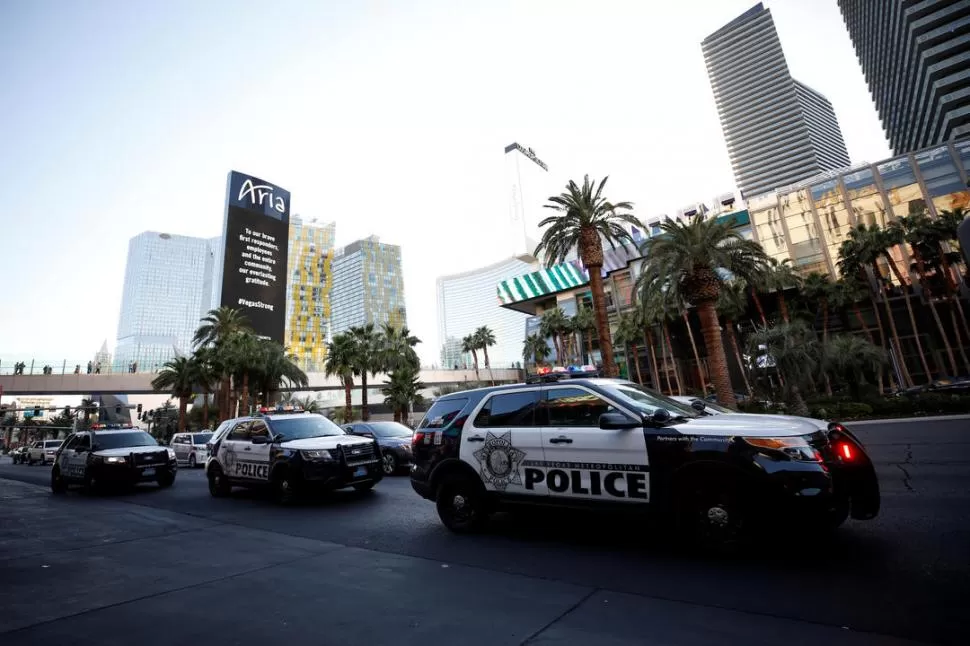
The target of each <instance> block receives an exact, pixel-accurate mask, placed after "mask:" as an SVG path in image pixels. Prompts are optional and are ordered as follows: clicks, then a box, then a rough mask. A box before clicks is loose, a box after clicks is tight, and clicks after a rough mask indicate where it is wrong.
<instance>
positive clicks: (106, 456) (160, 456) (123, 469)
mask: <svg viewBox="0 0 970 646" xmlns="http://www.w3.org/2000/svg"><path fill="white" fill-rule="evenodd" d="M177 472H178V465H177V464H176V462H175V453H174V452H173V451H172V449H169V448H166V447H164V446H159V444H158V442H156V441H155V438H153V437H152V436H151V435H149V434H148V433H146V432H145V431H142V430H140V429H137V428H131V427H128V428H114V429H107V428H105V427H103V426H99V425H95V426H93V427H92V428H91V430H88V431H79V432H76V433H72V434H71V435H69V436H68V437H67V439H66V440H64V443H63V444H62V445H61V447H60V448H59V449H58V450H57V454H56V455H55V456H54V466H53V467H52V468H51V491H53V492H54V493H64V492H65V491H67V488H68V485H72V484H78V485H82V486H83V487H84V488H85V489H86V490H93V489H96V488H98V487H100V486H102V485H105V486H108V485H127V486H131V485H134V484H137V483H139V482H156V483H158V486H160V487H171V486H172V485H173V484H174V483H175V475H176V473H177Z"/></svg>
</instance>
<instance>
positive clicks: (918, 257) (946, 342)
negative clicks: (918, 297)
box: [909, 245, 959, 376]
mask: <svg viewBox="0 0 970 646" xmlns="http://www.w3.org/2000/svg"><path fill="white" fill-rule="evenodd" d="M909 248H910V250H911V251H912V252H913V259H914V260H915V261H916V276H917V277H918V278H919V284H920V287H922V288H923V294H924V295H925V296H926V302H927V303H928V304H929V306H930V313H931V314H932V315H933V321H934V322H935V323H936V329H937V330H938V331H939V332H940V338H941V339H942V340H943V347H944V348H945V349H946V356H947V359H948V360H949V362H950V369H951V370H952V371H953V372H952V373H950V374H952V375H954V376H956V375H957V374H958V373H959V368H957V362H956V359H955V358H954V356H953V347H952V346H951V345H950V339H949V337H948V336H947V334H946V329H944V327H943V321H942V320H940V313H939V312H938V311H937V309H936V301H935V300H934V299H933V292H932V291H931V290H930V286H929V283H927V281H926V265H925V264H924V263H923V254H921V253H920V252H919V246H918V245H910V246H909ZM958 335H959V333H958ZM957 342H958V343H959V336H958V337H957Z"/></svg>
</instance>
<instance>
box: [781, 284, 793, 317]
mask: <svg viewBox="0 0 970 646" xmlns="http://www.w3.org/2000/svg"><path fill="white" fill-rule="evenodd" d="M778 311H779V312H780V313H781V319H782V320H783V321H784V322H785V323H791V320H790V319H789V318H788V303H786V302H785V291H784V290H782V289H779V290H778Z"/></svg>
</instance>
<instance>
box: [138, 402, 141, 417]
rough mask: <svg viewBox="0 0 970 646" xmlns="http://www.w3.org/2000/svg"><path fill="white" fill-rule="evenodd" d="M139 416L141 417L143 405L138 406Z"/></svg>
mask: <svg viewBox="0 0 970 646" xmlns="http://www.w3.org/2000/svg"><path fill="white" fill-rule="evenodd" d="M138 414H139V415H141V404H138Z"/></svg>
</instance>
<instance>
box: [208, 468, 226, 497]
mask: <svg viewBox="0 0 970 646" xmlns="http://www.w3.org/2000/svg"><path fill="white" fill-rule="evenodd" d="M208 479H209V494H210V495H211V496H212V497H213V498H225V497H226V496H228V495H229V493H230V492H231V491H232V484H230V482H229V479H228V478H226V476H225V474H224V473H223V472H222V468H221V467H220V466H219V465H218V464H213V465H212V468H210V469H209V475H208Z"/></svg>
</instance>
